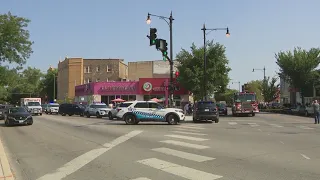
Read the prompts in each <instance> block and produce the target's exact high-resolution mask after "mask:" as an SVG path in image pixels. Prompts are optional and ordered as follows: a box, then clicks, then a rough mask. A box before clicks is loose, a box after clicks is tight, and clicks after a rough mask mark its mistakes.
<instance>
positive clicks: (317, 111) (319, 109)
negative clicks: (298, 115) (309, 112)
mask: <svg viewBox="0 0 320 180" xmlns="http://www.w3.org/2000/svg"><path fill="white" fill-rule="evenodd" d="M313 112H314V123H315V124H319V121H320V105H319V103H318V100H314V102H313Z"/></svg>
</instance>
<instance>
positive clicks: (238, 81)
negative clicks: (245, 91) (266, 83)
mask: <svg viewBox="0 0 320 180" xmlns="http://www.w3.org/2000/svg"><path fill="white" fill-rule="evenodd" d="M233 83H238V84H239V92H241V84H240V81H236V82H232V84H233Z"/></svg>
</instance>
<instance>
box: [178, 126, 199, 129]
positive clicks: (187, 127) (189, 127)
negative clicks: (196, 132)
mask: <svg viewBox="0 0 320 180" xmlns="http://www.w3.org/2000/svg"><path fill="white" fill-rule="evenodd" d="M179 128H185V129H205V128H203V127H195V126H179Z"/></svg>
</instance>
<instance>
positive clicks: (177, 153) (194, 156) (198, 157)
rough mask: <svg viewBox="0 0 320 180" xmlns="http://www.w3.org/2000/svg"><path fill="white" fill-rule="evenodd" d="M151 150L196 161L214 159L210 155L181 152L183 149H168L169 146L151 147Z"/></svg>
mask: <svg viewBox="0 0 320 180" xmlns="http://www.w3.org/2000/svg"><path fill="white" fill-rule="evenodd" d="M152 150H153V151H157V152H160V153H163V154H167V155H171V156H176V157H179V158H183V159H187V160H191V161H196V162H204V161H210V160H214V159H215V158H212V157H207V156H201V155H197V154H192V153H187V152H183V151H177V150H174V149H169V148H165V147H162V148H156V149H152Z"/></svg>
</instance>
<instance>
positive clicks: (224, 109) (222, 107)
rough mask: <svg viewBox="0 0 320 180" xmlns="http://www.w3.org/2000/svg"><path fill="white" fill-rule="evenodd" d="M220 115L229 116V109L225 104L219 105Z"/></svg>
mask: <svg viewBox="0 0 320 180" xmlns="http://www.w3.org/2000/svg"><path fill="white" fill-rule="evenodd" d="M217 106H218V110H219V114H220V115H225V116H227V115H228V108H227V106H226V105H225V104H217Z"/></svg>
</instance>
